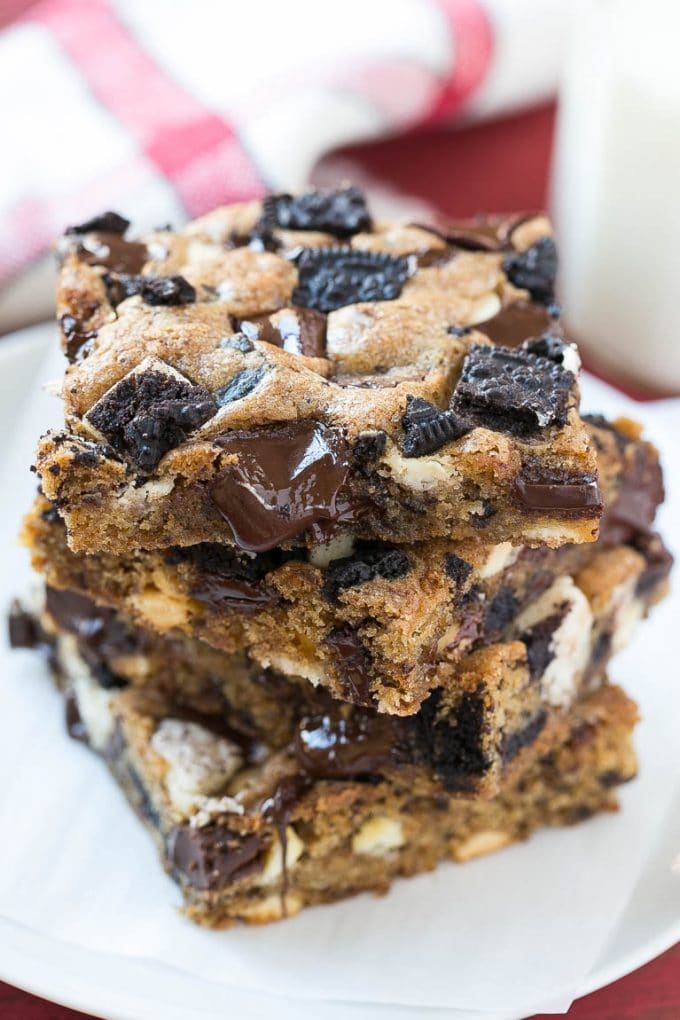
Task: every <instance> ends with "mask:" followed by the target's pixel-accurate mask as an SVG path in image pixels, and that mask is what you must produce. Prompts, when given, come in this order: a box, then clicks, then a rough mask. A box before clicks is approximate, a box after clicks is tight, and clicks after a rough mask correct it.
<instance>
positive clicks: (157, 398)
mask: <svg viewBox="0 0 680 1020" xmlns="http://www.w3.org/2000/svg"><path fill="white" fill-rule="evenodd" d="M216 410H217V407H216V404H215V401H214V400H213V398H212V396H211V395H210V393H209V392H208V391H207V390H206V389H205V388H204V387H203V386H194V385H193V383H190V382H189V381H188V380H186V379H182V378H178V377H177V376H176V375H174V374H172V373H170V372H162V371H159V370H157V369H153V368H150V369H147V370H146V371H143V372H139V371H137V372H131V373H130V374H129V375H127V376H125V377H124V378H123V379H121V380H120V382H118V383H116V385H115V386H112V387H111V389H110V390H109V391H108V392H107V393H105V394H104V396H103V397H101V399H100V400H99V401H98V402H97V403H96V404H95V405H94V407H93V408H92V409H91V410H90V412H89V413H88V415H87V418H88V421H89V422H90V423H91V424H92V425H94V427H95V428H96V429H99V431H100V432H101V433H102V434H103V435H104V436H106V438H107V439H108V441H109V442H110V444H111V446H112V447H113V448H114V450H117V451H118V453H122V454H126V455H127V456H128V457H129V458H130V459H131V460H132V461H133V462H134V463H135V464H136V465H137V467H138V468H140V469H141V470H142V471H152V470H153V469H154V468H155V467H156V465H157V464H158V462H159V461H160V459H161V457H162V456H163V454H165V453H167V451H168V450H172V449H173V448H174V447H175V446H179V445H180V443H182V442H184V440H185V439H186V438H187V436H188V435H189V434H190V433H191V432H193V431H194V429H197V428H198V427H199V426H200V425H202V424H203V423H204V422H205V421H207V420H208V418H211V417H212V416H213V415H214V414H215V412H216Z"/></svg>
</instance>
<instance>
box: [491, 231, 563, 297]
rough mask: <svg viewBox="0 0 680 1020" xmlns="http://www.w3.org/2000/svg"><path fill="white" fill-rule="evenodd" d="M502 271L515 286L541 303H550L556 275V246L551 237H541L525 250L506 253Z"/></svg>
mask: <svg viewBox="0 0 680 1020" xmlns="http://www.w3.org/2000/svg"><path fill="white" fill-rule="evenodd" d="M503 271H504V272H505V273H506V275H507V277H508V279H509V280H510V282H511V283H514V285H515V287H521V288H523V289H524V290H528V291H529V293H530V294H531V296H532V297H533V298H534V299H535V300H536V301H540V302H541V303H542V304H545V305H548V304H551V303H552V301H553V298H554V293H555V277H556V276H557V246H556V244H555V242H554V241H553V239H552V237H542V238H541V239H540V240H539V241H537V242H536V244H532V245H531V247H530V248H527V249H526V251H521V252H517V254H515V255H508V257H507V258H506V259H505V260H504V262H503Z"/></svg>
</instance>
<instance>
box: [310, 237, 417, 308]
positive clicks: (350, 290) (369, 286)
mask: <svg viewBox="0 0 680 1020" xmlns="http://www.w3.org/2000/svg"><path fill="white" fill-rule="evenodd" d="M297 269H298V278H299V283H298V286H297V287H296V288H295V290H294V291H293V301H294V303H295V304H296V305H302V306H303V307H304V308H316V309H317V310H318V311H320V312H332V311H334V310H335V309H336V308H342V307H343V305H352V304H356V303H358V302H360V301H392V300H394V298H397V297H399V295H400V294H401V288H402V287H403V286H404V284H405V282H406V280H407V279H408V277H409V276H410V275H411V265H410V263H409V260H408V259H407V258H403V257H401V256H399V257H394V256H392V255H387V254H386V253H384V252H374V251H356V250H355V249H352V248H304V249H303V251H302V252H301V254H300V255H299V256H298V258H297Z"/></svg>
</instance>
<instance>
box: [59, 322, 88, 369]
mask: <svg viewBox="0 0 680 1020" xmlns="http://www.w3.org/2000/svg"><path fill="white" fill-rule="evenodd" d="M59 325H60V326H61V330H62V335H63V337H64V351H65V354H66V357H67V359H68V361H69V362H70V363H71V364H73V363H74V362H75V361H82V360H84V359H85V358H86V357H87V355H88V353H89V349H90V347H91V341H92V340H94V339H95V337H96V336H97V330H96V329H83V326H82V323H80V322H78V320H77V319H76V318H74V316H73V315H68V314H66V315H62V317H61V319H60V320H59Z"/></svg>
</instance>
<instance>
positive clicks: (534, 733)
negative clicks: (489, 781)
mask: <svg viewBox="0 0 680 1020" xmlns="http://www.w3.org/2000/svg"><path fill="white" fill-rule="evenodd" d="M547 721H548V713H547V712H546V710H545V709H544V708H542V709H540V710H539V711H538V712H537V713H536V714H535V715H534V716H533V717H532V718H531V719H530V720H529V722H527V723H525V725H524V726H522V727H521V728H520V729H519V730H515V731H514V732H513V733H506V734H504V736H503V739H502V740H501V758H502V759H503V764H505V765H507V764H508V763H509V762H511V761H512V760H513V758H516V757H517V755H518V754H519V752H520V751H521V750H522V749H523V748H525V747H531V745H532V744H535V743H536V741H537V740H538V738H539V736H540V735H541V733H542V732H543V730H544V728H545V724H546V722H547Z"/></svg>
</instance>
